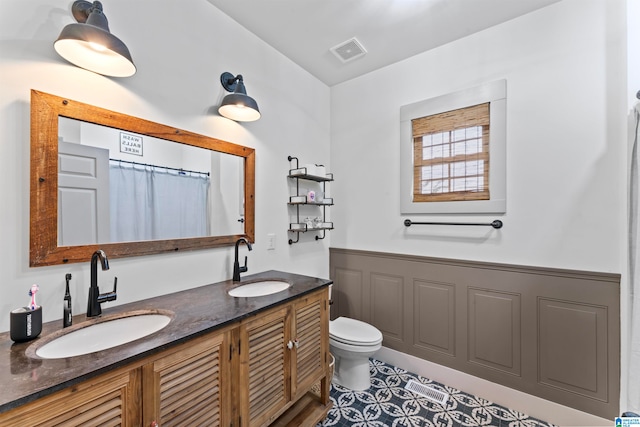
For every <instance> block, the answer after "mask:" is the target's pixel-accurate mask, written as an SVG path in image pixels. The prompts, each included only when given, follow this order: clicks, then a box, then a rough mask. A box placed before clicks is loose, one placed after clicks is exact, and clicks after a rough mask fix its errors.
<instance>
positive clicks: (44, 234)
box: [29, 90, 255, 267]
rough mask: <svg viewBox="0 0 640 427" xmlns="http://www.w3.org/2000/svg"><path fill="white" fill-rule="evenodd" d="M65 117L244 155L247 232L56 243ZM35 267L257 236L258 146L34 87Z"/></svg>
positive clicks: (31, 259)
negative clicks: (99, 253)
mask: <svg viewBox="0 0 640 427" xmlns="http://www.w3.org/2000/svg"><path fill="white" fill-rule="evenodd" d="M59 117H67V118H71V119H76V120H80V121H84V122H90V123H96V124H100V125H103V126H108V127H111V128H115V129H120V130H125V131H130V132H134V133H138V134H141V135H148V136H153V137H156V138H161V139H164V140H168V141H173V142H176V143H180V144H187V145H191V146H195V147H200V148H205V149H208V150H213V151H218V152H222V153H227V154H231V155H235V156H238V157H241V158H244V220H245V222H244V234H236V235H226V236H211V237H195V238H184V239H172V240H149V241H140V242H124V243H105V244H90V245H81V246H58V119H59ZM30 176H31V184H30V185H31V191H30V192H31V199H30V211H31V212H30V230H29V234H30V247H29V265H30V266H31V267H37V266H45V265H56V264H67V263H75V262H85V261H87V262H88V261H89V260H90V259H91V255H92V254H93V252H94V251H96V250H97V249H102V250H104V251H105V252H106V253H107V255H108V256H109V257H110V258H122V257H130V256H140V255H151V254H158V253H167V252H175V251H186V250H195V249H206V248H214V247H220V246H229V245H233V244H234V243H235V242H236V240H237V239H239V238H241V237H244V238H246V239H247V240H249V241H251V242H253V241H254V239H255V230H254V227H255V222H254V219H255V150H254V149H253V148H249V147H244V146H241V145H237V144H233V143H231V142H227V141H223V140H220V139H215V138H211V137H207V136H203V135H198V134H195V133H192V132H188V131H185V130H182V129H176V128H173V127H171V126H165V125H162V124H159V123H154V122H151V121H148V120H144V119H140V118H137V117H132V116H128V115H126V114H121V113H116V112H113V111H109V110H105V109H103V108H99V107H95V106H93V105H88V104H83V103H81V102H77V101H72V100H70V99H66V98H61V97H58V96H55V95H50V94H47V93H44V92H40V91H36V90H31V172H30Z"/></svg>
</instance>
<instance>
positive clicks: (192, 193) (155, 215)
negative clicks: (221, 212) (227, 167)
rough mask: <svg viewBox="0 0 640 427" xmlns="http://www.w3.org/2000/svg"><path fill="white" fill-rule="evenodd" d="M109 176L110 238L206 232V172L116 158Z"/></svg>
mask: <svg viewBox="0 0 640 427" xmlns="http://www.w3.org/2000/svg"><path fill="white" fill-rule="evenodd" d="M109 179H110V185H111V186H110V210H111V211H110V213H111V237H112V241H115V242H129V241H141V240H158V239H161V240H164V239H179V238H188V237H206V236H210V235H211V232H210V227H211V226H210V219H209V217H210V215H209V187H210V180H209V177H208V176H205V175H201V174H193V175H192V174H189V173H187V174H185V173H183V172H178V171H168V170H163V169H161V168H156V167H153V166H138V165H125V164H121V163H116V164H111V165H110V167H109Z"/></svg>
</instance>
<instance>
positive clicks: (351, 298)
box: [331, 268, 364, 320]
mask: <svg viewBox="0 0 640 427" xmlns="http://www.w3.org/2000/svg"><path fill="white" fill-rule="evenodd" d="M333 277H335V279H334V280H338V281H339V282H340V283H342V285H341V286H333V288H332V291H331V294H332V296H331V300H332V301H333V307H332V309H331V319H332V320H333V319H335V318H336V317H339V316H346V317H351V318H353V319H360V320H364V314H363V312H362V305H363V304H364V302H363V300H364V298H363V291H362V271H358V270H349V269H345V268H336V269H335V270H334V271H333Z"/></svg>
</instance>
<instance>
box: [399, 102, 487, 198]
mask: <svg viewBox="0 0 640 427" xmlns="http://www.w3.org/2000/svg"><path fill="white" fill-rule="evenodd" d="M411 127H412V132H413V153H414V161H413V169H414V170H413V177H414V178H413V179H414V182H413V201H414V202H437V201H447V200H489V103H484V104H480V105H474V106H472V107H467V108H461V109H458V110H453V111H448V112H446V113H440V114H434V115H432V116H427V117H420V118H417V119H413V120H412V121H411Z"/></svg>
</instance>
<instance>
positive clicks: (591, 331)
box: [538, 298, 607, 401]
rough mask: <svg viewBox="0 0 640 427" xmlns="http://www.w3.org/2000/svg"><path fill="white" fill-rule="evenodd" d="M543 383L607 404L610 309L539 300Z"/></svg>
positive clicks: (541, 374)
mask: <svg viewBox="0 0 640 427" xmlns="http://www.w3.org/2000/svg"><path fill="white" fill-rule="evenodd" d="M539 309H540V312H539V316H538V319H539V322H540V326H539V331H540V343H539V344H540V346H539V362H540V383H541V384H545V385H549V386H553V387H558V388H560V389H565V390H570V391H573V392H574V393H578V394H583V395H585V396H588V397H592V398H594V399H598V400H602V401H606V399H607V393H606V391H607V390H606V389H605V388H604V387H598V384H606V380H607V378H606V374H607V307H602V306H590V305H584V304H576V303H572V302H566V301H554V300H549V299H542V298H541V299H540V303H539Z"/></svg>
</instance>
